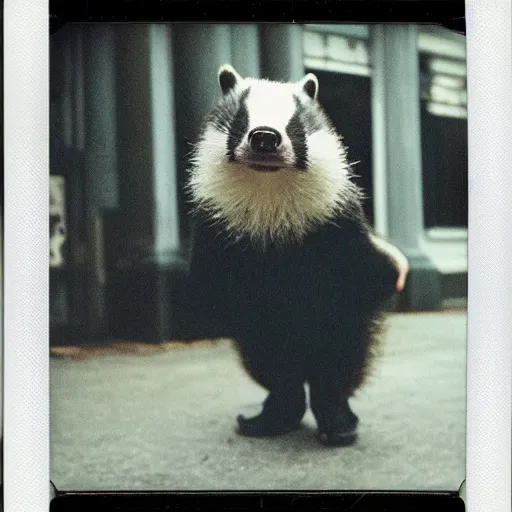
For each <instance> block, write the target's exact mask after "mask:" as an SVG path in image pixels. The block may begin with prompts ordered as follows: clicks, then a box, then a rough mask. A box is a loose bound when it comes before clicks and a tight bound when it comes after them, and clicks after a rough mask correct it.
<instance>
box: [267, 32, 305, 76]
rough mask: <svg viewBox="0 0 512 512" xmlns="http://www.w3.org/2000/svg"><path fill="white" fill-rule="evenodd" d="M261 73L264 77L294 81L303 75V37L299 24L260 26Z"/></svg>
mask: <svg viewBox="0 0 512 512" xmlns="http://www.w3.org/2000/svg"><path fill="white" fill-rule="evenodd" d="M260 38H261V73H262V76H263V77H264V78H269V79H272V80H279V81H284V82H287V81H296V80H300V79H301V78H302V77H303V76H304V40H303V39H304V38H303V29H302V26H301V25H294V24H287V25H286V24H285V25H275V24H263V25H261V26H260Z"/></svg>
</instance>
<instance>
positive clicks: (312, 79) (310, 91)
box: [297, 73, 318, 100]
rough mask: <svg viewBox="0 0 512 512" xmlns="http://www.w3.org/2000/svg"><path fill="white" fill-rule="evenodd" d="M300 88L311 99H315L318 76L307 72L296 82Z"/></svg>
mask: <svg viewBox="0 0 512 512" xmlns="http://www.w3.org/2000/svg"><path fill="white" fill-rule="evenodd" d="M297 85H298V86H299V88H300V90H301V91H302V92H305V93H306V94H307V95H308V96H309V97H310V98H311V99H312V100H316V98H317V96H318V78H317V77H316V75H314V74H313V73H308V74H307V75H306V76H305V77H304V78H303V79H302V80H299V82H298V83H297Z"/></svg>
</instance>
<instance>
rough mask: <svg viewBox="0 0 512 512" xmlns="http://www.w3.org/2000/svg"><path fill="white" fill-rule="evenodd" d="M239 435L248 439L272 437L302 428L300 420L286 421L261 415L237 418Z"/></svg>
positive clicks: (239, 416)
mask: <svg viewBox="0 0 512 512" xmlns="http://www.w3.org/2000/svg"><path fill="white" fill-rule="evenodd" d="M236 419H237V422H238V433H239V434H240V435H242V436H247V437H272V436H280V435H283V434H288V433H290V432H293V431H294V430H298V429H300V427H301V421H300V420H284V419H278V418H275V417H270V416H268V415H264V414H259V415H258V416H254V417H252V418H245V417H244V416H242V415H241V414H240V415H238V416H237V418H236Z"/></svg>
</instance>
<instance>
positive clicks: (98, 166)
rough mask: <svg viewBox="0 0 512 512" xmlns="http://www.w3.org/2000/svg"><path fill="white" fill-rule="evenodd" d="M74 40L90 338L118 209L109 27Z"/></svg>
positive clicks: (99, 313)
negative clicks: (109, 230)
mask: <svg viewBox="0 0 512 512" xmlns="http://www.w3.org/2000/svg"><path fill="white" fill-rule="evenodd" d="M78 35H79V38H80V39H81V43H82V44H81V53H82V58H81V59H82V65H83V67H82V68H81V73H80V75H81V80H80V81H79V82H80V83H81V86H82V88H83V105H82V107H81V109H80V110H81V111H82V112H83V118H81V119H80V120H82V119H83V125H82V126H83V135H82V139H83V149H84V178H85V179H84V183H83V185H84V190H83V193H84V199H85V204H84V206H85V219H84V222H85V232H86V247H87V251H86V253H87V264H86V274H87V279H86V310H87V316H88V318H87V328H88V330H89V336H90V337H93V338H94V337H95V336H97V335H98V334H99V333H101V332H103V331H104V328H105V322H107V318H106V311H105V284H106V268H105V253H104V242H105V240H104V234H103V220H104V216H105V213H106V211H108V210H112V209H114V208H116V207H117V203H118V183H117V148H116V141H117V126H116V90H115V87H116V83H115V46H114V42H115V39H114V31H113V27H112V26H111V25H95V24H93V25H86V26H84V27H81V28H80V33H79V34H78ZM75 64H76V63H75ZM77 72H78V70H77ZM80 124H82V123H80Z"/></svg>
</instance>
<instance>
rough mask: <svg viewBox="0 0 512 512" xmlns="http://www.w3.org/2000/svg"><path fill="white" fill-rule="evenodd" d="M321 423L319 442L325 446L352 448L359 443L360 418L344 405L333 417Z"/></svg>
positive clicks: (318, 433)
mask: <svg viewBox="0 0 512 512" xmlns="http://www.w3.org/2000/svg"><path fill="white" fill-rule="evenodd" d="M322 419H323V421H321V422H319V425H318V432H317V440H318V441H319V442H320V443H322V444H323V445H325V446H340V447H341V446H351V445H353V444H355V443H356V442H357V438H358V436H357V426H358V423H359V418H358V417H357V416H356V415H355V414H354V413H353V412H352V411H351V410H350V407H348V404H343V405H342V406H341V407H340V408H339V409H338V410H337V411H336V412H335V413H334V414H333V415H332V416H330V417H328V419H327V420H326V418H325V416H324V418H322Z"/></svg>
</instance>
